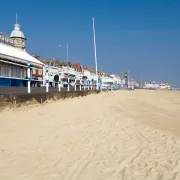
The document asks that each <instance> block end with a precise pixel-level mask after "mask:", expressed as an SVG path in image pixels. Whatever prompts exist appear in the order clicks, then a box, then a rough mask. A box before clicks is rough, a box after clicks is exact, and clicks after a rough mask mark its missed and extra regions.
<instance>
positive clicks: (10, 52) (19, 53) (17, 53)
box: [0, 43, 44, 66]
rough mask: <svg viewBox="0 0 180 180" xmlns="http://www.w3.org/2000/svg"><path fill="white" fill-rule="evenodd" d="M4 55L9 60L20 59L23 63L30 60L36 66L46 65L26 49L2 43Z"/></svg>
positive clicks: (1, 52) (0, 47)
mask: <svg viewBox="0 0 180 180" xmlns="http://www.w3.org/2000/svg"><path fill="white" fill-rule="evenodd" d="M2 55H3V57H6V58H8V59H9V60H14V61H18V62H21V63H28V62H30V63H31V64H32V65H36V66H40V65H41V66H42V65H44V64H43V63H42V62H40V61H39V60H37V59H36V58H34V57H33V56H31V55H30V54H28V53H27V52H25V51H23V50H19V49H16V48H14V47H12V46H8V45H5V44H2V43H0V56H2Z"/></svg>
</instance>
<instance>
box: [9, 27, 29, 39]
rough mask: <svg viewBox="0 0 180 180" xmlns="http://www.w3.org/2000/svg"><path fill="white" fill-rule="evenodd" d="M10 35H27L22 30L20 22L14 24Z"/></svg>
mask: <svg viewBox="0 0 180 180" xmlns="http://www.w3.org/2000/svg"><path fill="white" fill-rule="evenodd" d="M10 37H11V38H13V37H16V38H22V39H25V36H24V34H23V32H22V31H20V25H19V24H15V25H14V30H13V31H12V32H11V35H10Z"/></svg>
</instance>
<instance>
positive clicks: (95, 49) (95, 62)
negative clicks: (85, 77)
mask: <svg viewBox="0 0 180 180" xmlns="http://www.w3.org/2000/svg"><path fill="white" fill-rule="evenodd" d="M92 19H93V34H94V56H95V66H96V90H98V75H97V55H96V34H95V26H94V17H93V18H92Z"/></svg>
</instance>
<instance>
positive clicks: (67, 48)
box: [58, 44, 69, 66]
mask: <svg viewBox="0 0 180 180" xmlns="http://www.w3.org/2000/svg"><path fill="white" fill-rule="evenodd" d="M58 46H59V47H62V46H63V45H61V44H60V45H58ZM66 51H67V54H66V55H67V57H66V59H67V66H68V58H69V46H68V44H67V46H66Z"/></svg>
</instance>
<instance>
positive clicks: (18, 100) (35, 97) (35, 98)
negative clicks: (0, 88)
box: [0, 91, 100, 111]
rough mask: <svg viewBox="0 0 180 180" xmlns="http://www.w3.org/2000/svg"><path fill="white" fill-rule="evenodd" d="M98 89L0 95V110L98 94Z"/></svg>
mask: <svg viewBox="0 0 180 180" xmlns="http://www.w3.org/2000/svg"><path fill="white" fill-rule="evenodd" d="M98 93H100V91H73V92H60V93H42V94H28V95H27V94H25V95H0V111H2V110H4V109H6V108H16V107H21V106H27V105H32V104H43V103H46V102H48V101H55V100H60V99H65V98H73V97H79V96H86V95H89V94H98Z"/></svg>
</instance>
